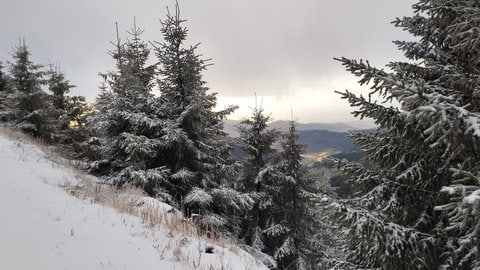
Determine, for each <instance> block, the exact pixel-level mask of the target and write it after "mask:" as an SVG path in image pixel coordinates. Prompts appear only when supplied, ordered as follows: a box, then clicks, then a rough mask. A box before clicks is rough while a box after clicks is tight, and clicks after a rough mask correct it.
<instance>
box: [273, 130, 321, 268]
mask: <svg viewBox="0 0 480 270" xmlns="http://www.w3.org/2000/svg"><path fill="white" fill-rule="evenodd" d="M297 139H298V135H297V133H296V131H295V122H294V121H293V120H292V121H291V122H290V128H289V133H288V134H286V139H285V141H284V142H283V143H282V151H281V152H280V154H279V157H278V160H277V161H276V163H275V168H276V170H275V173H274V177H273V183H272V184H271V185H269V186H268V189H269V190H267V192H268V193H270V194H271V195H270V196H271V197H272V202H273V203H272V210H271V212H270V216H269V217H268V220H267V228H265V230H264V232H265V234H266V238H267V239H268V240H267V250H268V253H269V254H272V255H273V256H274V258H275V259H276V260H277V262H278V267H279V268H280V269H298V270H303V269H317V268H318V267H319V265H320V263H322V262H324V261H326V259H325V256H326V254H325V249H326V248H325V244H330V243H329V241H328V236H327V234H326V232H325V231H324V230H325V228H326V224H325V222H324V221H323V220H321V219H320V217H319V214H320V212H319V210H318V209H317V203H316V202H317V201H318V200H319V198H320V197H321V195H320V190H319V189H318V187H316V182H315V179H313V178H312V177H310V176H308V171H307V168H306V166H305V165H304V164H303V156H302V155H303V154H305V151H306V145H302V144H298V143H297Z"/></svg>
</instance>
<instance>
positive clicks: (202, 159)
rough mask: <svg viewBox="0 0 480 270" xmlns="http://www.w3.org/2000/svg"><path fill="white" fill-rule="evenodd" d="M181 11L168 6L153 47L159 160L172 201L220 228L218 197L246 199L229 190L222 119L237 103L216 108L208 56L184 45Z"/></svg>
mask: <svg viewBox="0 0 480 270" xmlns="http://www.w3.org/2000/svg"><path fill="white" fill-rule="evenodd" d="M179 13H180V11H179V8H178V5H176V12H175V14H173V15H172V14H170V13H169V12H168V13H167V16H166V19H165V20H163V21H161V23H162V27H161V33H162V35H163V38H164V42H163V43H157V47H156V55H157V58H158V60H159V68H158V75H159V78H158V85H159V88H160V93H161V95H160V98H159V100H160V110H161V113H162V115H163V120H164V124H165V125H164V128H163V137H162V142H163V146H162V152H161V153H162V157H163V164H165V165H166V167H167V168H168V169H169V171H170V173H169V175H168V179H169V183H170V184H171V187H172V189H169V192H170V193H171V194H172V195H173V196H174V198H175V201H177V202H180V203H181V204H184V205H185V206H186V207H185V208H186V212H190V213H193V212H195V213H198V212H200V214H201V223H202V224H203V225H204V226H206V227H209V228H220V227H223V226H225V225H226V224H227V223H228V217H227V216H226V213H225V212H224V211H223V210H225V209H223V210H222V209H219V206H221V205H222V204H219V203H218V202H219V201H224V202H225V201H227V202H228V204H231V205H237V206H238V205H239V204H237V203H235V201H237V202H241V203H240V204H241V205H242V204H245V205H248V204H249V203H248V202H249V200H248V198H247V197H244V196H241V194H238V193H235V194H236V195H238V196H234V197H233V198H229V196H228V194H230V195H232V193H230V192H231V191H232V189H231V188H232V187H233V180H232V179H231V178H230V177H231V175H232V170H233V167H232V166H233V164H232V160H231V157H230V151H229V148H230V143H228V141H227V140H226V134H225V133H224V131H223V120H224V118H225V117H226V116H227V115H228V114H230V113H231V112H233V111H234V110H235V109H236V107H234V106H230V107H228V108H226V109H224V110H221V111H214V108H215V106H216V102H217V100H216V94H215V93H208V88H207V87H206V86H205V82H204V81H203V80H202V74H201V73H202V71H203V70H205V69H206V67H207V62H206V60H202V59H201V58H200V56H199V55H197V54H196V50H197V48H198V44H197V45H194V46H190V47H188V46H186V45H184V43H185V41H186V38H187V29H186V28H185V27H184V26H183V23H184V20H182V19H180V14H179ZM187 214H189V213H187Z"/></svg>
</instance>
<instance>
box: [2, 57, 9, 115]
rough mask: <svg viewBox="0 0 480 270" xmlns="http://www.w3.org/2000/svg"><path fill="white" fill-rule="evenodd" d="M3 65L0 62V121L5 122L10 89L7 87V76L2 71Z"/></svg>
mask: <svg viewBox="0 0 480 270" xmlns="http://www.w3.org/2000/svg"><path fill="white" fill-rule="evenodd" d="M3 68H4V66H3V63H2V62H1V61H0V121H6V120H7V115H6V111H7V110H8V109H9V107H10V105H9V104H8V101H9V99H8V95H9V94H10V92H11V91H10V87H9V86H8V77H7V74H5V73H4V71H3Z"/></svg>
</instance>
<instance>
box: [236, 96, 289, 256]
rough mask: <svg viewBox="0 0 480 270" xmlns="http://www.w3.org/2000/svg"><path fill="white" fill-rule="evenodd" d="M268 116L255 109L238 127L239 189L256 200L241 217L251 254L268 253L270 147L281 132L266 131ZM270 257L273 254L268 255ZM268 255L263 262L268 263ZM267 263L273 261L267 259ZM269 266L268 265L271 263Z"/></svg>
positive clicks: (270, 175)
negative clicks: (241, 155)
mask: <svg viewBox="0 0 480 270" xmlns="http://www.w3.org/2000/svg"><path fill="white" fill-rule="evenodd" d="M270 119H271V118H270V116H268V115H265V113H264V109H263V108H262V107H261V106H260V107H259V106H257V105H256V106H255V108H254V109H253V111H252V115H251V117H250V118H246V119H243V120H242V121H241V122H240V124H239V125H238V128H239V130H240V138H239V144H240V147H241V148H242V150H243V151H244V152H245V153H246V157H245V158H244V160H243V173H242V174H241V179H240V181H239V184H238V187H237V188H238V189H239V190H241V191H242V192H245V193H251V194H252V196H253V197H255V198H256V201H255V204H254V206H253V208H252V209H251V210H250V211H246V212H245V213H243V216H242V221H243V222H242V231H241V233H240V235H239V237H240V238H241V240H242V241H243V242H244V243H245V244H246V245H248V246H250V247H252V249H253V250H252V251H251V253H252V254H257V255H258V257H260V255H262V254H261V253H267V252H268V250H267V246H266V241H267V239H266V238H265V229H266V228H267V226H268V224H267V222H268V217H269V215H270V214H269V213H270V212H271V209H272V207H273V206H272V204H273V201H272V193H273V192H272V189H274V188H275V187H273V186H271V185H272V177H273V175H274V174H275V167H274V158H275V156H276V151H275V149H274V148H273V145H274V143H275V142H276V140H277V139H278V137H279V135H280V133H279V131H278V130H276V129H269V128H268V122H270ZM270 255H272V252H270ZM268 260H269V257H268V256H264V258H263V261H264V262H265V263H267V262H268ZM270 261H273V259H271V258H270ZM270 264H271V263H270Z"/></svg>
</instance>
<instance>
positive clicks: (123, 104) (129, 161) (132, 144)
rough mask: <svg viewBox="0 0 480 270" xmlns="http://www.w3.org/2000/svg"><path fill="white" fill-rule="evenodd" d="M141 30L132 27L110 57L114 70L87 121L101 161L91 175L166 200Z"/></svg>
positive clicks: (156, 113)
mask: <svg viewBox="0 0 480 270" xmlns="http://www.w3.org/2000/svg"><path fill="white" fill-rule="evenodd" d="M142 32H143V30H141V29H139V28H138V27H137V26H136V24H134V27H133V29H132V31H131V32H129V34H130V36H131V37H132V38H131V40H127V42H126V43H125V44H121V42H120V40H118V42H117V44H116V48H115V50H114V51H113V52H112V53H111V54H112V56H113V58H114V59H115V60H116V68H117V69H116V71H114V72H109V73H107V74H105V75H104V76H105V78H106V81H107V85H105V87H103V88H102V91H101V93H100V95H99V96H98V98H97V100H96V104H95V108H96V109H97V110H98V112H97V113H96V114H95V115H94V116H93V117H92V118H91V121H92V127H93V129H94V130H95V131H96V132H97V134H98V135H99V139H100V146H99V154H100V157H101V160H100V161H96V162H94V164H93V165H92V171H94V172H97V173H101V174H105V175H107V176H108V179H109V180H110V181H111V182H112V183H114V184H117V185H123V184H133V185H137V186H142V187H143V188H145V190H146V191H147V192H148V193H149V194H150V195H154V196H161V197H163V198H164V199H165V198H168V197H169V194H167V193H165V192H164V190H163V188H162V187H163V186H164V185H165V183H167V182H165V181H164V180H165V173H166V172H165V168H164V167H162V166H161V165H160V164H159V157H158V152H159V149H160V146H161V145H162V143H161V141H160V140H159V137H160V136H161V134H162V133H161V129H162V127H163V123H162V121H161V120H160V118H159V111H158V106H159V105H158V102H157V100H156V98H155V96H154V95H153V93H152V90H153V86H154V75H155V65H148V64H147V60H148V56H149V54H150V49H149V48H148V45H147V44H146V43H144V42H143V41H142V40H141V39H140V36H141V34H142Z"/></svg>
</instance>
